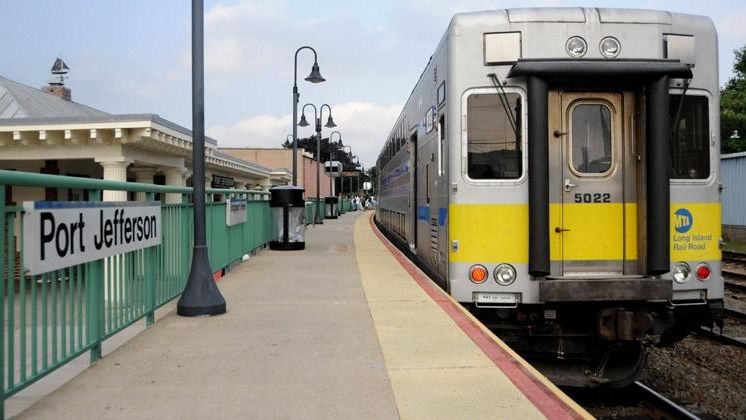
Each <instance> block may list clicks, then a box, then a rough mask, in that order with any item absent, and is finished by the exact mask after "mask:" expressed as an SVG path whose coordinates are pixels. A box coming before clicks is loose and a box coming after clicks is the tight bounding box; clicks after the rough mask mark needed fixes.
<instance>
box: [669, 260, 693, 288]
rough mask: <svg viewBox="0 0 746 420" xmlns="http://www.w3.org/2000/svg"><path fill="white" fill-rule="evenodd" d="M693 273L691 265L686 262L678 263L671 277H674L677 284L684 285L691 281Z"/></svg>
mask: <svg viewBox="0 0 746 420" xmlns="http://www.w3.org/2000/svg"><path fill="white" fill-rule="evenodd" d="M691 273H692V269H691V268H690V267H689V264H687V263H685V262H677V263H676V265H674V267H673V271H672V272H671V276H672V277H673V281H675V282H676V283H679V284H684V283H686V282H687V281H688V280H689V275H690V274H691Z"/></svg>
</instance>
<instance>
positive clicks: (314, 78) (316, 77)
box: [293, 46, 326, 186]
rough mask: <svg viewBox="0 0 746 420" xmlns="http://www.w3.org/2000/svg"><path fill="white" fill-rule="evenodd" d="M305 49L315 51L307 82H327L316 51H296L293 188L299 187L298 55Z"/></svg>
mask: <svg viewBox="0 0 746 420" xmlns="http://www.w3.org/2000/svg"><path fill="white" fill-rule="evenodd" d="M304 49H309V50H311V51H313V67H311V74H309V75H308V77H306V81H308V82H311V83H321V82H323V81H325V80H326V79H324V78H323V77H322V76H321V73H320V72H319V63H318V57H317V54H316V50H314V49H313V48H311V47H309V46H303V47H300V48H298V49H297V50H295V63H294V66H293V186H297V185H298V127H296V126H295V121H297V120H298V99H300V94H299V93H298V53H299V52H301V50H304Z"/></svg>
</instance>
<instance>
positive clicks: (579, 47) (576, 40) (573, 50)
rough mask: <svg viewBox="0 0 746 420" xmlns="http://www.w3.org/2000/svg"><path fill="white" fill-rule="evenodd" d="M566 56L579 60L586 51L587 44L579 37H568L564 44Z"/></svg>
mask: <svg viewBox="0 0 746 420" xmlns="http://www.w3.org/2000/svg"><path fill="white" fill-rule="evenodd" d="M565 50H567V55H569V56H570V57H572V58H580V57H582V56H584V55H585V53H586V52H587V51H588V44H587V43H586V42H585V40H584V39H583V38H581V37H579V36H573V37H570V39H568V40H567V42H566V43H565Z"/></svg>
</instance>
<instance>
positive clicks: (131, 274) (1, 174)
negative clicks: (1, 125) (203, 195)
mask: <svg viewBox="0 0 746 420" xmlns="http://www.w3.org/2000/svg"><path fill="white" fill-rule="evenodd" d="M9 187H11V188H12V187H23V189H24V190H25V189H26V188H74V189H83V190H86V191H87V192H88V196H89V201H100V200H101V197H102V190H114V191H128V192H139V193H144V196H145V199H146V200H149V201H150V200H153V198H154V194H155V193H162V194H163V193H170V194H181V203H179V204H164V205H162V206H161V225H162V229H161V235H162V236H161V244H160V245H157V246H152V247H149V248H145V249H141V250H137V251H131V252H126V253H123V254H118V255H114V256H112V257H107V258H102V259H99V260H96V261H92V262H88V263H84V264H79V265H75V266H72V267H67V268H64V269H59V270H55V271H52V272H47V273H43V274H39V275H28V274H27V273H26V272H25V270H24V268H23V257H24V256H23V242H24V239H25V238H24V237H23V223H24V222H23V207H22V206H20V205H8V204H6V197H7V194H8V192H9ZM191 194H192V189H191V188H186V187H172V186H159V185H152V184H139V183H127V182H115V181H103V180H93V179H87V178H75V177H66V176H56V175H44V174H34V173H24V172H15V171H3V170H0V248H2V252H1V253H0V298H2V299H0V325H1V326H2V328H1V331H0V361H2V363H1V365H2V366H1V367H0V384H1V385H2V387H1V388H2V397H3V400H2V404H0V417H4V414H5V410H4V406H5V399H6V398H8V397H10V396H12V395H13V394H15V393H17V392H19V391H21V390H22V389H24V388H26V387H27V386H29V385H30V384H32V383H34V382H35V381H37V380H39V379H41V378H43V377H44V376H45V375H47V374H49V373H50V372H52V371H54V370H55V369H57V368H59V367H61V366H63V365H64V364H66V363H68V362H70V361H71V360H73V359H75V358H76V357H78V356H80V355H82V354H84V353H86V352H90V357H91V361H96V360H98V359H99V358H101V343H102V342H103V341H104V340H106V339H107V338H109V337H111V336H113V335H114V334H116V333H118V332H120V331H122V330H123V329H125V328H127V327H128V326H130V325H132V324H133V323H135V322H136V321H138V320H140V319H143V318H144V319H145V320H146V321H145V322H146V325H151V324H152V323H154V321H155V315H154V314H155V310H156V309H157V308H159V307H160V306H162V305H164V304H166V303H168V302H169V301H170V300H172V299H174V298H175V297H177V296H178V295H179V294H180V293H181V292H182V290H183V288H184V285H185V284H186V279H187V276H188V274H189V267H190V262H191V251H192V244H193V237H192V234H193V229H192V226H193V223H192V221H193V211H192V210H193V208H192V205H191V204H190V203H189V197H190V195H191ZM215 194H222V195H226V197H229V196H245V197H246V198H247V200H248V202H247V220H246V222H244V223H240V224H237V225H234V226H226V223H225V222H226V220H225V218H226V209H225V203H224V202H213V200H212V199H211V198H212V196H213V195H215ZM207 195H208V200H207V201H208V204H207V223H208V225H207V228H208V230H207V233H208V235H207V239H208V249H209V255H210V262H211V265H212V268H213V271H219V270H222V269H223V268H224V267H226V266H228V265H229V264H231V263H232V262H234V261H236V260H239V259H240V258H241V257H242V256H243V255H244V254H247V253H250V252H252V251H254V250H257V249H259V248H261V247H263V246H264V245H265V244H266V243H268V242H269V240H270V234H271V232H270V229H271V223H270V211H269V200H268V195H269V193H266V192H260V191H249V190H222V189H221V190H214V189H208V190H207Z"/></svg>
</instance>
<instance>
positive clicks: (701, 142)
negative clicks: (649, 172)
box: [669, 95, 710, 179]
mask: <svg viewBox="0 0 746 420" xmlns="http://www.w3.org/2000/svg"><path fill="white" fill-rule="evenodd" d="M670 103H671V106H670V107H669V112H670V121H671V125H672V127H673V132H672V136H671V164H672V171H671V178H673V179H707V178H709V177H710V123H709V111H708V110H709V104H708V100H707V97H705V96H693V95H686V96H684V95H671V101H670Z"/></svg>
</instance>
